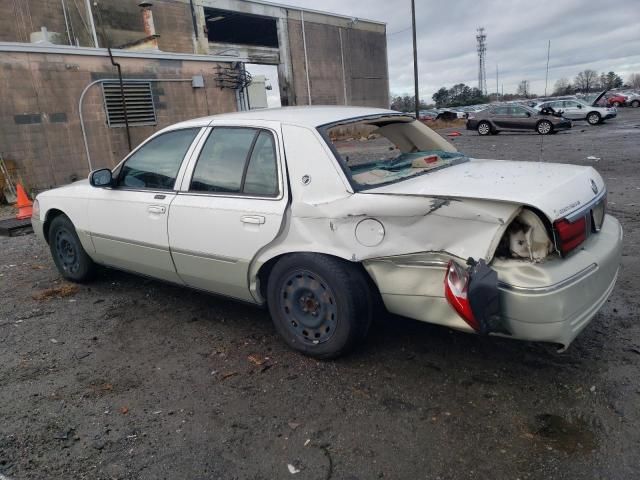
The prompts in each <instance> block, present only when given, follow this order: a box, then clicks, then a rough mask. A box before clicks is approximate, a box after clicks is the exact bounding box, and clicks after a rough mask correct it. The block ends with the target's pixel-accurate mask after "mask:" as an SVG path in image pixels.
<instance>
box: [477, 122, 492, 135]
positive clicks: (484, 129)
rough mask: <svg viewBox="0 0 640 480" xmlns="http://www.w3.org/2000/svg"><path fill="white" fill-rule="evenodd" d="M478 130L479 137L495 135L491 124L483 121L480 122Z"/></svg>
mask: <svg viewBox="0 0 640 480" xmlns="http://www.w3.org/2000/svg"><path fill="white" fill-rule="evenodd" d="M477 130H478V134H479V135H491V134H492V133H493V132H492V131H491V130H493V129H492V128H491V124H490V123H489V122H485V121H482V122H480V123H479V124H478V127H477Z"/></svg>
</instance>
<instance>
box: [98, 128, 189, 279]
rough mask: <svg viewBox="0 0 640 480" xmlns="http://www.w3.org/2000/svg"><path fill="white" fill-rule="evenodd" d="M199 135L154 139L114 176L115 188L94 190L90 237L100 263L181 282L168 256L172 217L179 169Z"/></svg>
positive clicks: (170, 134)
mask: <svg viewBox="0 0 640 480" xmlns="http://www.w3.org/2000/svg"><path fill="white" fill-rule="evenodd" d="M199 131H200V129H199V128H188V129H181V130H173V131H169V132H166V133H163V134H160V135H158V136H155V137H153V138H151V139H150V140H149V141H147V142H146V143H145V144H144V145H142V146H141V147H140V148H138V149H137V150H136V151H134V152H133V154H131V155H130V156H129V158H127V159H126V161H125V162H124V163H123V164H122V165H121V166H120V168H119V169H118V171H117V173H114V176H115V180H114V183H115V185H114V186H113V187H111V188H100V189H95V191H94V192H93V195H92V197H91V199H90V200H89V230H90V232H89V233H90V235H91V238H92V240H93V245H94V247H95V256H96V260H97V261H98V262H100V263H104V264H106V265H111V266H114V267H118V268H122V269H124V270H130V271H133V272H136V273H141V274H144V275H149V276H152V277H156V278H160V279H163V280H168V281H172V282H178V283H181V282H180V278H179V276H178V275H177V274H176V271H175V267H174V266H173V262H172V261H171V254H170V253H169V237H168V234H167V216H168V213H169V206H170V205H171V202H172V201H173V199H174V198H175V196H176V191H175V190H174V186H175V182H176V179H177V177H178V172H179V171H180V166H181V164H182V162H183V160H184V158H185V157H188V152H190V147H191V146H192V143H193V140H194V139H195V137H196V135H197V134H198V133H199Z"/></svg>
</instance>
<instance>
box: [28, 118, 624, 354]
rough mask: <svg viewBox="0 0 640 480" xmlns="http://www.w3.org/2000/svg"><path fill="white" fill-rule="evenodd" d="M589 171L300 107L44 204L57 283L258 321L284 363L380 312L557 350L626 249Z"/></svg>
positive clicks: (342, 345) (183, 146) (170, 132)
mask: <svg viewBox="0 0 640 480" xmlns="http://www.w3.org/2000/svg"><path fill="white" fill-rule="evenodd" d="M605 208H606V188H605V185H604V182H603V180H602V178H601V176H600V175H599V174H598V173H597V172H596V171H595V170H594V169H593V168H590V167H580V166H573V165H562V164H549V163H531V162H523V161H497V160H479V159H470V158H468V157H466V156H465V155H464V154H462V153H460V152H458V151H457V150H456V149H455V148H454V147H453V146H452V145H451V144H450V143H448V142H447V141H446V140H444V139H443V138H442V137H440V136H439V135H437V134H436V133H434V132H433V131H432V130H430V129H429V128H428V127H426V126H425V125H424V124H423V123H422V122H417V121H415V120H414V119H413V118H411V117H410V116H408V115H406V114H402V113H398V112H394V111H390V110H379V109H371V108H356V107H293V108H283V109H274V110H259V111H255V112H243V113H232V114H225V115H216V116H213V117H207V118H201V119H196V120H191V121H187V122H183V123H179V124H177V125H173V126H171V127H168V128H165V129H164V130H162V131H159V132H158V133H156V134H155V135H153V136H152V137H150V138H149V139H148V140H146V141H145V142H143V143H142V144H141V145H140V146H138V147H137V148H136V149H135V150H134V151H133V152H131V154H130V155H129V156H128V157H127V158H125V159H124V160H123V161H122V162H121V163H120V164H119V165H117V166H116V167H115V168H114V169H101V170H96V171H93V172H91V174H90V175H89V180H88V181H86V180H85V181H79V182H76V183H73V184H71V185H68V186H65V187H61V188H56V189H53V190H49V191H47V192H44V193H41V194H40V195H38V197H37V199H36V202H35V205H34V215H33V226H34V230H35V231H36V232H37V234H38V235H39V236H40V237H42V239H43V240H45V241H46V242H47V243H48V244H49V247H50V249H51V253H52V255H53V259H54V261H55V264H56V266H57V267H58V269H59V271H60V273H61V274H62V276H63V277H65V278H67V279H69V280H72V281H77V282H83V281H86V280H88V279H89V278H90V277H91V275H92V273H93V272H94V271H95V269H96V265H97V264H100V265H105V266H109V267H114V268H119V269H122V270H128V271H131V272H135V273H138V274H142V275H147V276H150V277H154V278H158V279H161V280H165V281H168V282H172V283H175V284H178V285H184V286H188V287H192V288H196V289H200V290H204V291H207V292H212V293H216V294H220V295H225V296H229V297H233V298H236V299H239V300H244V301H247V302H251V303H254V304H258V305H266V306H268V308H269V311H270V313H271V317H272V319H273V322H274V324H275V327H276V329H277V330H278V332H279V333H280V334H281V335H282V337H283V338H284V340H285V341H286V342H287V343H288V344H289V345H290V346H291V347H293V348H295V349H297V350H299V351H301V352H304V353H305V354H308V355H312V356H315V357H318V358H333V357H337V356H339V355H341V354H343V353H345V352H347V351H348V350H349V349H351V348H352V347H353V346H354V345H356V344H357V342H359V341H360V340H362V339H363V338H364V337H365V335H366V333H367V330H368V328H369V324H370V322H371V318H372V315H373V314H374V310H375V309H376V307H375V306H376V305H380V308H382V307H381V303H380V300H381V301H382V303H383V304H384V306H385V307H386V309H387V310H388V311H390V312H392V313H395V314H399V315H403V316H406V317H410V318H413V319H416V320H420V321H425V322H430V323H435V324H440V325H444V326H447V327H450V328H454V329H458V330H462V331H465V332H474V333H478V334H482V335H501V336H507V337H511V338H515V339H524V340H534V341H544V342H553V343H557V344H561V345H563V346H565V347H566V346H568V345H569V344H570V343H571V341H572V340H573V339H574V338H575V337H576V335H578V333H579V332H580V331H581V330H582V329H583V328H584V327H585V326H586V325H587V324H588V323H589V321H590V320H591V319H592V318H593V317H594V315H595V314H596V313H597V311H598V309H599V308H600V307H601V306H602V305H603V304H604V302H605V301H606V300H607V297H608V296H609V294H610V293H611V291H612V290H613V287H614V284H615V281H616V277H617V274H618V268H619V263H620V254H621V247H622V229H621V227H620V224H619V223H618V221H617V220H616V219H615V218H613V217H611V216H610V215H607V214H606V213H605Z"/></svg>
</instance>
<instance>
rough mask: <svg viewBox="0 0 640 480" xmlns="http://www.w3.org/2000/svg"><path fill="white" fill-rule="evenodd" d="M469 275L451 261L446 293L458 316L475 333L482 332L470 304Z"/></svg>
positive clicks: (445, 281)
mask: <svg viewBox="0 0 640 480" xmlns="http://www.w3.org/2000/svg"><path fill="white" fill-rule="evenodd" d="M469 279H470V277H469V273H468V272H467V270H465V269H463V268H462V267H460V266H459V265H458V264H457V263H456V262H454V261H453V260H450V261H449V265H448V266H447V274H446V275H445V277H444V293H445V297H446V298H447V301H448V302H449V304H451V306H452V307H453V309H454V310H455V311H456V312H458V315H460V316H461V317H462V319H463V320H464V321H465V322H467V324H469V326H470V327H471V328H473V329H474V330H475V331H477V332H478V331H480V325H479V324H478V321H477V320H476V318H475V316H474V315H473V311H472V310H471V304H470V303H469V296H468V292H469Z"/></svg>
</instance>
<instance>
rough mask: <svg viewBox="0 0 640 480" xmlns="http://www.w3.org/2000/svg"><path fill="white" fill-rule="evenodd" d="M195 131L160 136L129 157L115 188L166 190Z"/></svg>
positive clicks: (173, 180)
mask: <svg viewBox="0 0 640 480" xmlns="http://www.w3.org/2000/svg"><path fill="white" fill-rule="evenodd" d="M199 130H200V129H199V128H186V129H182V130H174V131H171V132H167V133H163V134H162V135H159V136H157V137H155V138H153V139H152V140H149V141H148V142H147V143H146V144H144V145H143V146H142V147H140V149H139V150H138V151H137V152H135V153H134V154H133V155H131V156H130V157H129V158H128V159H127V161H126V162H125V163H124V165H123V166H122V169H121V170H120V173H119V174H118V186H121V187H129V188H152V189H160V190H170V189H172V188H173V186H174V184H175V182H176V176H177V175H178V170H179V169H180V164H181V163H182V160H183V159H184V156H185V154H186V153H187V150H188V149H189V146H190V145H191V143H192V142H193V139H194V138H195V136H196V134H197V133H198V131H199Z"/></svg>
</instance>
